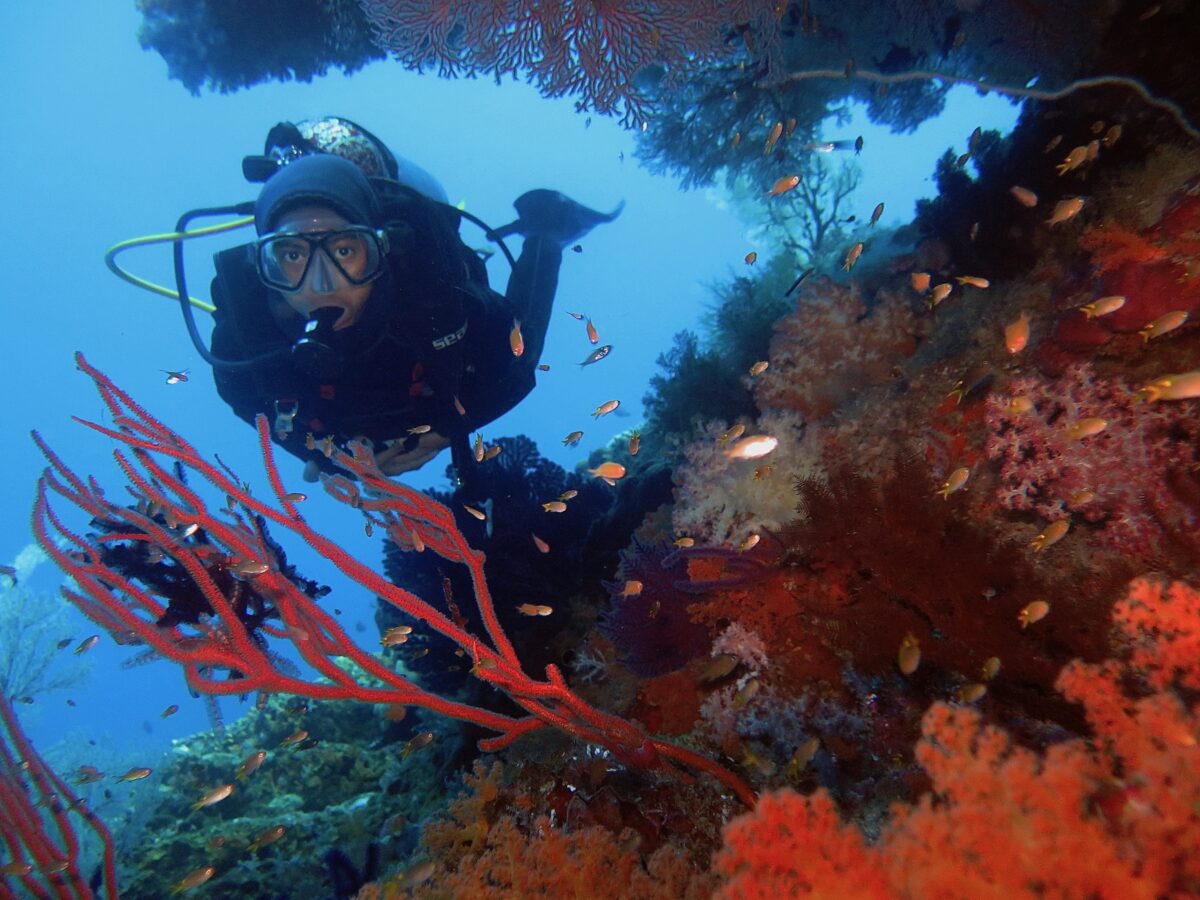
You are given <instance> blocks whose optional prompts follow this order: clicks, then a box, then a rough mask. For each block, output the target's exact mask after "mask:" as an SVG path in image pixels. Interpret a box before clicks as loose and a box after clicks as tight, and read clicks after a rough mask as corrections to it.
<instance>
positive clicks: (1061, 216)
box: [1046, 197, 1087, 228]
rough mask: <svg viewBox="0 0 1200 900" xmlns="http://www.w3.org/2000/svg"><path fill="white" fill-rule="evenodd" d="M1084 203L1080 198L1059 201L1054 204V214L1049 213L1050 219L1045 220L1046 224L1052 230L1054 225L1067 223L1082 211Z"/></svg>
mask: <svg viewBox="0 0 1200 900" xmlns="http://www.w3.org/2000/svg"><path fill="white" fill-rule="evenodd" d="M1086 202H1087V201H1085V200H1084V199H1083V198H1082V197H1069V198H1068V199H1066V200H1059V201H1058V202H1057V203H1056V204H1054V212H1052V213H1050V218H1048V219H1047V220H1046V224H1047V225H1049V226H1050V227H1051V228H1053V227H1054V226H1055V225H1061V224H1062V223H1063V222H1069V221H1071V220H1072V219H1073V218H1075V217H1076V216H1077V215H1079V212H1080V210H1082V209H1083V207H1084V204H1085V203H1086Z"/></svg>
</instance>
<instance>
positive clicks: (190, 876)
mask: <svg viewBox="0 0 1200 900" xmlns="http://www.w3.org/2000/svg"><path fill="white" fill-rule="evenodd" d="M215 874H217V870H216V867H215V866H203V867H201V868H199V869H195V870H193V871H191V872H188V873H187V874H186V875H184V876H183V877H182V878H180V879H179V880H178V881H177V882H175V884H174V885H173V886H172V887H171V893H172V894H183V893H186V892H188V891H190V890H193V889H195V888H198V887H200V885H202V884H204V883H205V882H206V881H208V880H209V879H210V878H212V877H213V876H214V875H215Z"/></svg>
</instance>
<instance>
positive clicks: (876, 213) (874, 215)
mask: <svg viewBox="0 0 1200 900" xmlns="http://www.w3.org/2000/svg"><path fill="white" fill-rule="evenodd" d="M882 215H883V204H882V203H877V204H876V205H875V209H874V210H872V211H871V221H869V222H868V223H867V227H868V228H870V227H871V226H872V225H874V224H875V223H876V222H878V221H879V217H880V216H882Z"/></svg>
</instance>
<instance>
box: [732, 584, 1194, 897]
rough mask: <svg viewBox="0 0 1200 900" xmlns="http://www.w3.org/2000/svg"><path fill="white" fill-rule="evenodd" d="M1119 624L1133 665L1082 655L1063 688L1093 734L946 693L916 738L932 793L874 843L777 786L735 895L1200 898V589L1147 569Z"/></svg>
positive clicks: (752, 834)
mask: <svg viewBox="0 0 1200 900" xmlns="http://www.w3.org/2000/svg"><path fill="white" fill-rule="evenodd" d="M1114 620H1115V622H1116V623H1117V625H1118V627H1119V628H1120V630H1121V631H1122V632H1123V633H1124V637H1125V638H1127V639H1128V640H1129V641H1130V642H1132V644H1133V648H1132V654H1131V655H1129V657H1128V659H1125V660H1109V661H1108V662H1106V663H1104V664H1102V665H1093V664H1087V663H1082V662H1078V661H1076V662H1074V663H1071V664H1070V665H1068V666H1067V667H1066V668H1065V669H1064V670H1063V672H1062V675H1061V676H1060V678H1059V680H1058V683H1057V686H1058V688H1059V690H1060V691H1062V693H1063V694H1064V695H1065V696H1066V697H1067V698H1068V699H1070V700H1073V701H1075V702H1077V703H1080V704H1082V706H1083V708H1084V712H1085V714H1086V716H1087V719H1088V723H1089V725H1090V726H1091V729H1092V731H1093V732H1094V734H1095V739H1094V740H1083V739H1074V740H1069V741H1064V742H1063V743H1060V744H1056V745H1054V746H1052V747H1050V748H1049V749H1048V750H1046V751H1045V752H1044V753H1038V752H1035V751H1033V750H1029V749H1025V748H1023V747H1019V746H1016V745H1015V744H1014V743H1013V742H1012V740H1011V738H1010V737H1009V736H1008V735H1007V734H1006V733H1005V732H1004V731H1002V730H1000V729H998V728H994V727H991V726H987V725H985V724H984V722H983V718H982V716H981V715H980V713H979V712H977V711H976V710H974V709H970V708H964V707H955V706H950V705H948V704H945V703H936V704H934V705H933V707H931V708H930V710H929V712H928V713H927V714H926V716H925V720H924V723H923V738H922V740H921V742H920V743H919V744H918V746H917V759H918V760H919V761H920V763H921V764H922V766H923V767H924V768H925V770H926V772H927V773H928V774H929V777H930V779H931V783H932V790H931V792H930V793H928V794H926V795H925V796H924V797H922V798H921V800H920V801H919V802H918V803H917V804H916V805H915V806H911V807H908V806H899V807H897V808H896V809H894V811H893V812H894V815H893V819H892V821H891V822H890V823H889V824H888V825H887V826H886V828H885V829H884V832H883V835H882V837H881V839H880V841H879V842H878V844H877V845H876V846H874V847H872V848H866V847H864V845H863V842H862V840H861V838H860V837H859V836H858V834H857V833H856V832H854V831H851V830H848V829H847V828H846V827H845V826H842V825H841V824H840V822H839V821H838V819H837V815H836V812H835V811H834V809H833V805H832V802H831V801H830V800H829V799H828V797H827V796H826V795H825V794H823V793H821V792H818V793H817V794H815V795H813V796H812V797H810V798H805V797H802V796H800V795H799V794H796V793H794V792H791V791H784V792H782V793H780V794H774V795H767V796H766V797H764V798H763V799H762V800H761V801H760V802H759V804H758V807H757V808H756V809H755V810H754V811H753V812H752V813H749V814H748V815H746V816H743V817H742V818H741V819H737V820H735V821H734V822H732V823H731V824H730V825H729V826H728V827H727V829H726V833H725V848H724V849H723V850H722V851H721V852H720V854H719V855H718V857H717V860H716V868H717V870H718V871H719V872H720V873H721V874H722V875H724V876H726V877H727V878H728V879H729V881H728V882H727V883H726V885H725V887H724V894H723V896H730V897H759V896H763V897H766V896H771V897H775V896H802V895H808V894H814V893H815V894H824V895H826V896H835V895H836V896H896V897H922V898H926V897H933V898H940V897H946V898H950V897H964V896H970V897H983V896H989V897H1034V896H1038V897H1046V896H1053V897H1114V898H1115V897H1121V898H1126V897H1130V898H1155V897H1165V896H1195V895H1197V894H1198V893H1200V854H1198V853H1197V852H1196V848H1197V847H1200V703H1197V701H1196V696H1195V692H1194V688H1195V687H1196V684H1195V683H1194V681H1193V680H1192V679H1193V678H1194V677H1195V674H1196V672H1197V669H1198V667H1197V663H1196V652H1195V639H1196V635H1197V634H1198V633H1200V594H1198V593H1197V591H1196V590H1195V589H1194V588H1192V587H1190V586H1188V585H1185V584H1182V583H1174V584H1164V583H1160V582H1153V581H1148V580H1145V579H1139V580H1137V581H1135V582H1133V584H1132V585H1131V588H1130V593H1129V597H1128V599H1126V600H1125V601H1123V602H1122V603H1120V604H1118V606H1117V609H1116V610H1115V614H1114ZM1139 683H1140V684H1141V685H1143V690H1142V691H1141V692H1138V690H1137V685H1138V684H1139ZM1145 686H1149V687H1152V688H1154V692H1153V693H1149V694H1146V693H1145V691H1144V688H1145ZM1177 688H1182V689H1183V694H1182V695H1181V694H1180V693H1177V692H1176V689H1177ZM881 873H882V874H881Z"/></svg>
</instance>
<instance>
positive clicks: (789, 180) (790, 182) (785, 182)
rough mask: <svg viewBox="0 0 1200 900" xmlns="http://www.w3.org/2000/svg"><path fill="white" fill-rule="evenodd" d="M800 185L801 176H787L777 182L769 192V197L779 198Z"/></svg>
mask: <svg viewBox="0 0 1200 900" xmlns="http://www.w3.org/2000/svg"><path fill="white" fill-rule="evenodd" d="M799 183H800V176H799V175H785V176H783V177H782V178H780V179H779V180H778V181H776V182H775V186H774V187H772V188H771V190H769V191H767V196H768V197H778V196H779V195H780V194H786V193H787V192H788V191H790V190H792V188H794V187H795V186H796V185H798V184H799Z"/></svg>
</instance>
